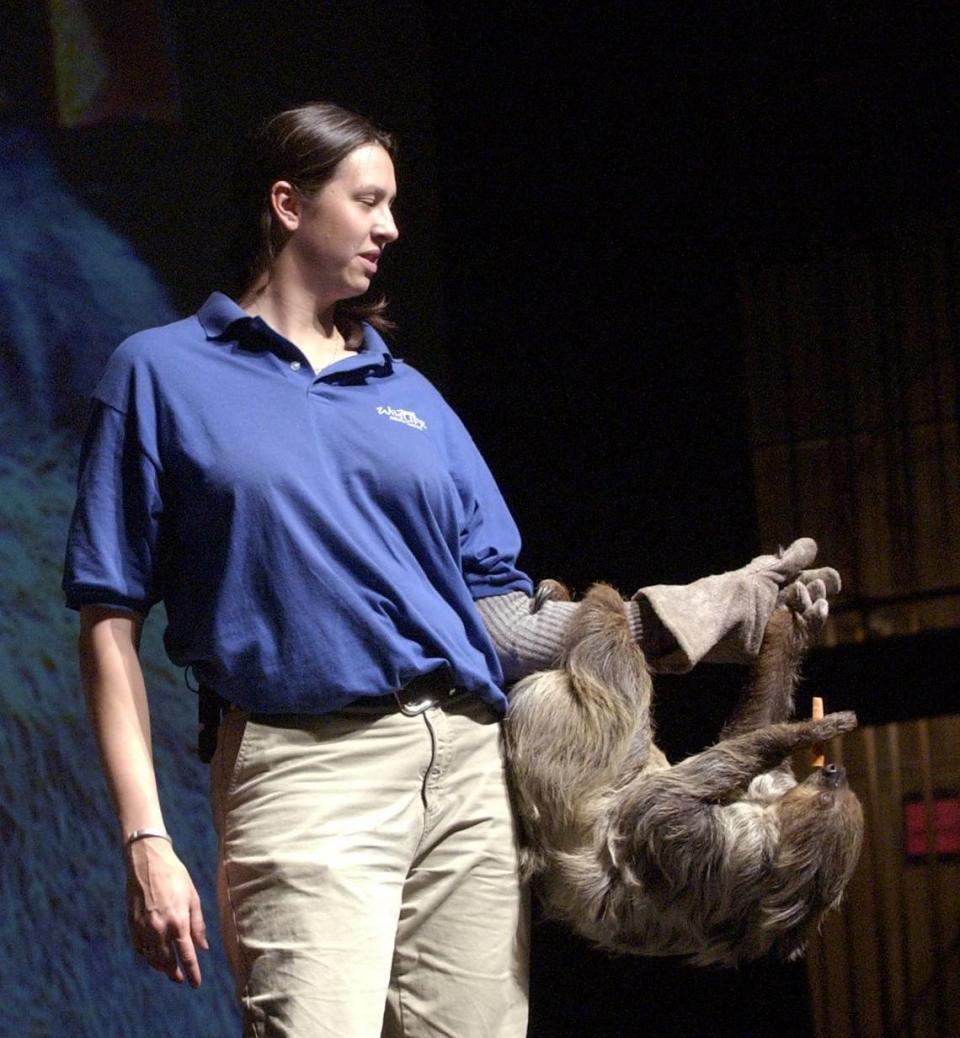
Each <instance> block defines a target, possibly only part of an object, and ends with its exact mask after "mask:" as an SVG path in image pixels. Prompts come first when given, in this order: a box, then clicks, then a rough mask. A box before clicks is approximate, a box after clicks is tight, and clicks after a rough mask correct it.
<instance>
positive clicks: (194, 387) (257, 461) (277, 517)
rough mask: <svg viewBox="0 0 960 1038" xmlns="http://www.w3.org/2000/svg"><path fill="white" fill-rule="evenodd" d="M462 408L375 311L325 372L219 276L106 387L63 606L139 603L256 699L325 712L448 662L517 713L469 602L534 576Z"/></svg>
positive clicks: (457, 674) (130, 354)
mask: <svg viewBox="0 0 960 1038" xmlns="http://www.w3.org/2000/svg"><path fill="white" fill-rule="evenodd" d="M519 549H520V539H519V535H518V533H517V529H516V525H515V523H514V522H513V519H512V518H511V516H510V514H509V512H508V510H507V507H506V505H505V504H504V501H503V498H502V497H501V495H500V492H499V491H498V489H497V486H496V484H495V482H494V480H493V477H492V476H491V474H490V472H489V470H488V469H487V466H486V465H485V464H484V462H483V459H482V458H481V457H480V454H479V452H478V451H477V449H476V447H475V445H474V443H473V441H472V440H471V439H470V436H469V435H468V434H467V432H466V430H465V429H464V427H463V425H462V424H461V422H460V421H459V419H458V418H457V417H456V415H455V414H454V413H453V412H452V411H451V409H450V408H449V406H448V405H447V404H446V402H445V401H444V400H443V398H442V397H441V396H440V394H439V393H438V392H437V391H436V389H434V388H433V386H432V385H431V384H430V383H429V382H428V381H427V380H426V379H425V378H424V377H423V376H422V375H420V374H419V373H418V372H417V371H415V370H414V369H413V368H411V367H410V366H409V365H407V364H405V363H403V362H402V361H400V360H398V359H395V358H393V357H392V356H391V355H390V353H389V352H388V350H387V348H386V345H385V344H384V342H383V340H382V339H381V338H380V336H379V335H377V333H376V332H375V331H374V330H373V329H372V328H370V327H369V326H365V327H364V330H363V346H362V349H361V350H360V351H359V352H358V353H357V354H355V355H353V356H351V357H348V358H345V359H343V360H341V361H338V362H337V363H335V364H333V365H331V366H330V367H327V368H325V369H324V370H323V371H322V372H321V374H320V375H319V376H315V375H314V373H313V369H312V368H311V367H310V364H309V363H308V362H307V360H306V358H305V357H304V356H303V354H302V353H301V352H300V351H299V350H298V349H297V348H296V347H295V346H294V345H293V344H292V343H291V342H289V341H288V340H287V339H285V338H283V337H282V336H281V335H279V334H278V333H277V332H275V331H273V330H272V329H271V328H270V327H269V326H268V325H267V324H266V323H265V322H264V321H263V320H262V319H260V318H257V317H250V316H249V315H248V314H246V313H245V312H244V311H243V310H241V309H240V307H238V306H237V304H236V303H234V302H233V301H232V300H231V299H229V298H227V297H226V296H225V295H222V294H220V293H214V294H213V295H212V296H211V297H210V298H209V299H208V300H207V302H206V303H205V304H204V305H203V307H202V308H201V310H200V312H199V313H198V314H196V315H194V316H192V317H188V318H186V319H185V320H182V321H177V322H176V323H174V324H170V325H166V326H164V327H161V328H151V329H148V330H147V331H143V332H139V333H138V334H136V335H134V336H132V337H131V338H129V339H127V340H126V341H125V342H123V343H122V344H121V345H120V347H119V348H118V349H117V350H116V352H115V353H114V354H113V355H112V357H111V358H110V360H109V362H108V364H107V368H106V370H105V372H104V374H103V376H102V378H101V379H100V382H99V384H98V385H97V387H96V389H95V390H94V393H93V400H92V410H91V415H90V422H89V425H88V428H87V433H86V436H85V438H84V442H83V448H82V452H81V462H80V478H79V485H78V497H77V504H76V508H75V510H74V514H73V519H72V522H71V526H70V532H69V537H68V542H67V553H66V567H65V573H64V581H63V587H64V591H65V593H66V598H67V604H68V606H70V607H71V608H74V609H76V608H79V607H80V606H81V605H84V604H104V605H112V606H117V607H120V608H123V609H130V610H134V611H136V612H138V613H142V614H144V615H146V614H147V613H148V612H149V610H150V608H151V607H152V606H153V604H154V603H156V602H158V601H160V600H161V599H162V600H163V602H164V603H165V606H166V611H167V619H168V626H167V629H166V632H165V635H164V641H165V645H166V648H167V652H168V653H169V656H170V658H171V659H172V660H173V662H174V663H176V664H178V665H180V666H187V665H190V666H191V667H192V668H193V670H194V672H195V673H196V675H197V677H198V679H199V680H200V681H201V682H202V683H204V684H207V685H209V686H211V687H212V688H214V689H216V691H218V692H219V693H220V694H221V695H223V696H224V697H225V698H226V699H228V700H230V701H232V702H234V703H237V704H238V705H240V706H241V707H244V708H245V709H248V710H256V711H271V712H273V711H276V712H282V711H304V712H311V713H323V712H325V711H327V710H333V709H336V708H337V707H340V706H342V705H344V704H346V703H348V702H349V701H350V700H351V699H353V698H355V697H356V696H358V695H378V694H388V693H390V692H391V691H392V690H394V689H396V688H399V687H401V686H402V685H404V684H406V683H407V682H408V681H410V680H411V679H412V678H413V677H415V676H417V675H420V674H425V673H427V672H429V671H432V670H435V669H437V668H439V667H442V666H443V665H445V664H446V665H448V666H449V667H450V669H451V670H452V672H453V679H454V681H455V683H456V684H457V685H459V686H462V687H464V688H467V689H470V690H472V691H474V692H476V693H477V694H478V695H480V696H481V697H482V698H483V699H485V700H486V701H488V702H489V703H491V704H492V705H493V706H494V707H496V708H497V709H500V710H502V709H504V708H505V705H506V700H505V697H504V695H503V691H502V688H501V686H502V673H501V670H500V664H499V662H498V660H497V657H496V653H495V651H494V648H493V645H492V643H491V641H490V639H489V637H488V635H487V632H486V630H485V628H484V626H483V623H482V621H481V619H480V616H479V613H478V612H477V609H476V607H475V605H474V602H473V600H474V599H477V598H482V597H485V596H488V595H499V594H505V593H507V592H509V591H517V590H522V591H524V592H526V593H527V594H529V593H530V592H531V590H532V587H531V582H530V580H529V578H528V577H527V576H526V575H525V574H524V573H523V572H521V571H520V570H519V569H518V568H517V563H516V558H517V553H518V552H519Z"/></svg>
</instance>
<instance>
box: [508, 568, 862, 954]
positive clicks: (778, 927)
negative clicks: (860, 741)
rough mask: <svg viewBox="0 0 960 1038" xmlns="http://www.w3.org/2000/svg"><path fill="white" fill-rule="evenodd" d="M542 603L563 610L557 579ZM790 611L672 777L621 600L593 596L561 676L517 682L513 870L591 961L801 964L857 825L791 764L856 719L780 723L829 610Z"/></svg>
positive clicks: (818, 781)
mask: <svg viewBox="0 0 960 1038" xmlns="http://www.w3.org/2000/svg"><path fill="white" fill-rule="evenodd" d="M539 595H540V598H541V599H542V600H545V599H549V598H562V597H566V593H565V591H564V590H563V589H562V588H561V587H560V586H559V585H557V584H555V583H552V582H551V583H548V584H546V585H543V586H541V590H540V592H539ZM802 597H803V599H804V602H805V606H804V611H802V612H800V611H796V609H790V608H786V607H782V608H779V609H778V610H777V611H776V612H775V613H774V615H773V618H772V619H771V621H770V623H769V624H768V626H767V632H766V635H765V637H764V641H763V645H762V648H761V651H760V654H759V656H758V658H757V661H756V663H755V664H754V667H753V671H752V679H751V681H750V684H749V686H748V689H747V690H746V692H745V694H744V697H743V699H742V701H741V703H740V705H739V707H738V708H737V710H736V711H735V713H734V714H733V716H732V717H731V718H730V719H729V721H728V723H727V725H726V727H725V728H724V731H723V733H722V734H721V738H720V741H719V742H718V743H717V744H716V745H715V746H713V747H711V748H710V749H708V750H705V751H704V752H702V753H699V754H696V755H694V756H692V757H688V758H687V759H686V760H684V761H682V762H680V763H678V764H676V765H674V766H672V767H671V766H670V765H669V763H668V762H667V760H666V758H665V757H664V755H663V753H662V752H661V751H660V750H659V749H658V748H657V746H656V745H655V744H654V742H653V733H652V725H651V718H650V697H651V691H652V689H651V680H650V676H649V674H648V673H647V668H646V665H645V661H644V657H643V653H642V651H641V649H640V648H639V647H638V646H637V644H636V642H635V640H634V638H633V636H632V634H631V631H630V628H629V624H628V622H627V619H626V615H625V613H624V609H623V602H622V599H621V598H620V595H619V594H618V593H617V592H616V591H614V590H613V589H612V588H610V587H607V586H605V585H596V586H595V587H594V588H592V589H591V590H590V592H589V593H588V595H587V596H586V598H585V599H584V601H583V602H582V603H581V604H580V606H579V609H578V611H577V613H576V616H575V617H574V620H573V622H572V624H571V625H570V628H569V631H568V634H567V640H566V647H565V651H564V653H563V656H562V658H561V662H560V669H556V670H550V671H543V672H541V673H539V674H533V675H531V676H530V677H528V678H525V679H524V680H523V681H521V682H519V683H518V684H517V685H516V686H515V688H514V690H513V692H512V695H511V704H510V710H509V712H508V716H507V724H506V739H507V747H508V753H509V758H510V766H511V771H512V780H513V783H514V788H515V795H516V801H517V807H518V811H519V814H520V818H521V821H522V824H523V828H524V832H525V839H526V848H525V852H524V854H525V858H524V868H525V871H526V873H527V875H528V876H536V877H538V880H539V884H540V888H541V893H542V896H543V899H544V902H545V905H546V907H547V909H548V911H549V912H550V913H551V914H553V915H555V916H557V917H559V918H562V919H564V920H565V921H566V922H567V923H569V924H570V925H571V926H572V927H573V928H574V929H575V930H576V931H578V932H579V933H581V934H583V935H584V936H586V937H588V938H590V939H591V940H593V941H595V942H596V943H598V944H600V945H602V946H604V947H607V948H610V949H614V950H619V951H630V952H636V953H639V954H642V955H678V954H681V955H688V956H690V957H691V960H692V962H693V963H695V964H697V965H708V964H712V963H718V964H725V965H733V964H735V963H737V962H738V961H744V960H748V959H753V958H756V957H758V956H760V955H763V954H764V953H766V952H767V951H770V950H773V951H775V952H776V953H777V954H779V955H780V956H781V957H783V958H792V957H795V956H796V955H798V954H800V953H801V952H802V951H803V948H804V945H805V943H806V938H807V934H808V932H809V929H810V926H811V925H812V924H813V923H814V922H815V921H816V920H817V919H818V918H819V917H820V916H821V915H822V913H823V912H825V911H826V910H827V909H829V908H831V907H834V906H835V905H836V904H837V903H838V902H839V900H840V898H841V896H842V894H843V890H844V888H845V886H846V884H847V882H848V881H849V879H850V876H851V875H852V873H853V870H854V867H855V866H856V863H857V859H858V857H859V853H860V846H861V842H862V837H863V815H862V811H861V808H860V803H859V801H858V800H857V798H856V796H855V794H854V793H853V792H852V791H851V790H850V788H849V786H848V785H847V781H846V775H845V773H844V771H843V769H842V768H839V767H837V766H836V765H828V766H827V767H826V768H821V769H816V770H815V771H814V772H813V773H812V774H811V776H810V777H809V778H808V779H807V780H806V781H805V782H803V783H800V784H798V783H797V781H796V779H795V778H794V776H793V772H792V770H791V767H790V761H789V755H790V754H791V753H792V752H793V751H794V750H796V749H798V748H800V747H804V746H810V745H812V744H813V743H817V742H825V741H827V740H828V739H831V738H832V737H834V736H837V735H840V734H842V733H843V732H847V731H850V730H851V729H853V728H854V727H855V726H856V717H855V716H854V715H853V714H852V713H836V714H830V715H828V716H827V717H825V718H824V719H823V720H822V721H794V722H790V721H788V718H789V716H790V714H791V712H792V707H793V691H794V687H795V684H796V677H797V668H798V665H799V662H800V658H801V656H802V654H803V650H804V649H805V647H806V644H807V641H808V638H809V633H810V628H811V627H813V626H816V625H817V624H818V623H819V622H821V621H822V618H823V616H824V615H825V613H826V608H825V606H826V603H825V601H822V602H820V603H819V606H817V605H816V603H815V604H814V607H813V608H809V607H810V599H809V597H808V596H802ZM799 598H800V596H794V597H793V602H794V604H795V605H796V603H797V601H798V600H799ZM790 600H791V599H789V598H788V601H790Z"/></svg>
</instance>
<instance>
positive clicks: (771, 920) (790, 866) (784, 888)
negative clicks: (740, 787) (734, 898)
mask: <svg viewBox="0 0 960 1038" xmlns="http://www.w3.org/2000/svg"><path fill="white" fill-rule="evenodd" d="M777 818H778V821H779V823H780V839H779V843H778V846H777V850H776V855H775V859H774V863H773V870H772V874H771V889H770V894H769V896H768V897H766V898H764V914H765V917H766V920H767V922H766V925H767V926H768V927H769V928H770V929H771V930H774V931H778V932H779V937H778V940H777V946H778V950H779V952H780V954H781V956H782V957H783V958H792V957H794V956H795V955H797V954H799V952H801V951H802V949H803V946H804V944H805V943H806V935H807V931H808V930H809V926H810V924H811V923H812V922H813V921H814V920H815V919H817V918H818V917H819V916H820V915H821V914H822V913H823V912H825V911H827V909H829V908H833V907H835V906H836V905H837V904H838V903H839V901H840V898H841V896H842V894H843V891H844V888H845V887H846V885H847V883H848V882H849V881H850V877H851V876H852V875H853V872H854V869H855V868H856V867H857V862H858V860H859V858H860V848H861V846H862V844H863V809H862V808H861V806H860V801H859V800H858V799H857V796H856V794H855V793H854V792H853V790H852V789H851V788H850V786H849V784H848V783H847V774H846V771H845V770H844V768H842V767H841V766H840V765H836V764H833V765H827V766H826V767H823V768H818V769H816V770H815V771H814V772H812V773H811V775H810V776H809V777H808V778H807V779H806V780H805V781H804V782H801V783H800V784H799V785H797V786H795V787H794V788H793V789H791V790H790V791H789V792H788V793H786V794H784V796H783V797H781V798H780V801H779V803H778V804H777Z"/></svg>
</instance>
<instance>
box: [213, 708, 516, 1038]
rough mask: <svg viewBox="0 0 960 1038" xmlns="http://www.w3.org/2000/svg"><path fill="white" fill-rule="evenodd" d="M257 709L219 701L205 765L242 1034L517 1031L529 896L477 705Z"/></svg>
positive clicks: (373, 1037) (490, 735)
mask: <svg viewBox="0 0 960 1038" xmlns="http://www.w3.org/2000/svg"><path fill="white" fill-rule="evenodd" d="M268 721H269V723H263V722H262V721H254V720H251V719H250V718H249V717H248V715H247V714H245V713H243V712H242V711H239V710H234V711H231V712H230V713H229V714H228V715H227V716H226V718H225V719H224V722H223V726H222V728H221V730H220V737H219V740H218V748H217V753H216V756H215V757H214V760H213V770H212V800H213V810H214V819H215V822H216V826H217V831H218V833H219V834H220V864H219V873H218V887H219V902H220V914H221V920H222V927H223V935H224V941H225V943H226V947H227V953H228V956H229V958H230V962H231V966H232V969H233V973H234V977H235V979H236V982H237V990H238V994H239V998H240V1000H241V1002H242V1005H243V1012H244V1034H245V1035H246V1036H247V1038H251V1036H256V1038H267V1036H269V1038H274V1036H281V1035H283V1036H295V1038H320V1036H323V1038H327V1036H330V1038H332V1036H337V1038H377V1036H378V1035H383V1036H389V1038H427V1036H431V1038H433V1036H436V1038H439V1036H445V1038H522V1036H523V1035H525V1034H526V1020H527V960H528V929H529V916H528V904H527V897H526V891H523V890H521V888H520V886H519V884H518V880H517V850H516V835H515V828H514V823H513V818H512V814H511V810H510V803H509V799H508V795H507V790H506V783H505V779H504V764H503V755H502V748H501V740H500V726H499V724H498V723H497V719H496V718H495V717H494V715H493V714H492V712H491V711H490V710H489V708H488V707H486V706H485V705H484V704H483V703H481V702H480V701H478V700H477V699H476V698H475V697H470V696H461V697H459V698H458V699H455V700H452V701H450V702H449V703H447V704H445V705H444V706H442V707H439V706H438V707H433V708H431V709H430V710H428V711H426V712H425V713H423V714H421V715H419V716H415V717H409V716H406V715H405V714H403V713H400V712H399V711H396V710H394V711H386V712H385V711H381V710H379V709H370V708H366V707H348V708H347V709H345V710H342V711H339V712H337V713H334V714H327V715H323V716H319V717H309V716H303V715H298V716H296V717H291V718H282V717H271V718H269V719H268Z"/></svg>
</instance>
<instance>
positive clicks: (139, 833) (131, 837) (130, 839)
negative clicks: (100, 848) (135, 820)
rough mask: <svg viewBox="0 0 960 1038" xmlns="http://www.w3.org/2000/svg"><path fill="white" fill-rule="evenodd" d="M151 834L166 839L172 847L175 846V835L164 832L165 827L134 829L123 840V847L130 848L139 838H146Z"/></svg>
mask: <svg viewBox="0 0 960 1038" xmlns="http://www.w3.org/2000/svg"><path fill="white" fill-rule="evenodd" d="M151 836H155V837H157V839H159V840H166V841H167V843H169V844H170V846H171V847H172V846H173V837H172V836H171V835H170V834H169V833H167V832H164V831H163V829H134V830H133V832H132V833H129V834H128V835H127V838H126V839H125V840H124V841H123V849H124V850H129V848H130V845H131V844H133V843H136V842H137V840H146V839H147V838H148V837H151Z"/></svg>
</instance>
